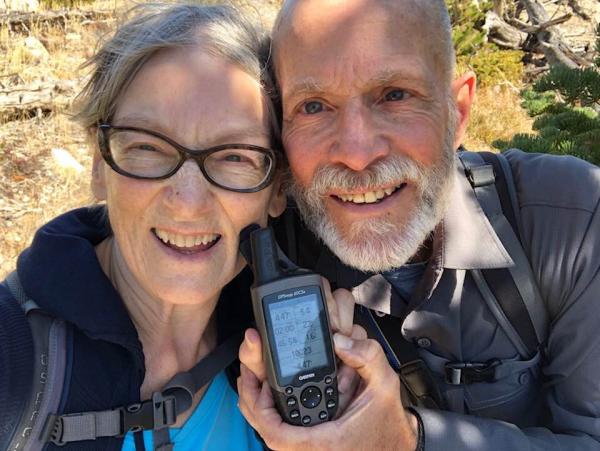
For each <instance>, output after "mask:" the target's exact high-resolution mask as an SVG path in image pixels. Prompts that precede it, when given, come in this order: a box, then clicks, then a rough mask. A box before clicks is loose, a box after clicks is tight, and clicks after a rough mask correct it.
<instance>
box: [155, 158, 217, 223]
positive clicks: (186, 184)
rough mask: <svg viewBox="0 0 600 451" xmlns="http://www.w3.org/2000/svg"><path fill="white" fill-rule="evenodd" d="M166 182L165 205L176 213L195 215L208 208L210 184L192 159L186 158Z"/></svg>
mask: <svg viewBox="0 0 600 451" xmlns="http://www.w3.org/2000/svg"><path fill="white" fill-rule="evenodd" d="M166 182H167V186H166V202H167V205H168V206H169V207H171V208H172V209H173V210H174V211H175V212H177V213H178V214H180V215H197V214H198V213H201V212H203V211H205V210H207V209H209V208H210V203H211V202H212V201H213V199H212V191H211V189H210V187H211V185H210V183H209V181H208V180H206V178H205V177H204V174H202V171H201V170H200V167H199V166H198V164H197V163H196V162H195V161H194V160H191V159H190V160H187V161H186V162H185V163H184V164H183V166H181V168H179V171H177V172H176V173H175V174H174V175H173V176H171V177H169V178H168V179H167V180H166Z"/></svg>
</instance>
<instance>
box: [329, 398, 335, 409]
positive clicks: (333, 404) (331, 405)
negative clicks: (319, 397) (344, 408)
mask: <svg viewBox="0 0 600 451" xmlns="http://www.w3.org/2000/svg"><path fill="white" fill-rule="evenodd" d="M334 407H335V401H334V400H333V399H330V400H329V401H327V408H328V409H333V408H334Z"/></svg>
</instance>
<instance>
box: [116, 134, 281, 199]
mask: <svg viewBox="0 0 600 451" xmlns="http://www.w3.org/2000/svg"><path fill="white" fill-rule="evenodd" d="M109 147H110V152H111V154H112V157H113V160H114V162H115V163H116V165H117V166H118V167H119V168H121V169H122V170H123V171H125V172H127V173H129V174H132V175H135V176H140V177H161V176H164V175H166V174H168V173H169V172H171V171H172V170H173V169H174V168H175V167H176V166H177V165H178V164H179V162H180V160H181V158H182V156H181V155H180V153H179V152H178V151H177V149H176V148H175V147H174V146H173V145H171V144H169V143H168V142H167V141H165V140H163V139H161V138H159V137H157V136H153V135H151V134H148V133H144V132H140V131H132V130H112V131H111V133H110V137H109ZM272 165H273V161H272V159H271V157H270V156H269V155H268V154H266V153H263V152H261V151H259V150H253V149H235V148H233V149H222V150H218V151H216V152H213V153H210V154H209V155H208V156H207V157H206V159H205V160H204V164H203V166H204V171H205V173H206V175H207V176H208V177H209V178H210V179H212V181H214V182H215V183H217V184H219V185H222V186H225V187H228V188H232V189H251V188H254V187H256V186H259V185H260V184H261V183H262V182H263V181H264V180H265V179H266V178H267V177H268V176H269V173H270V171H271V167H272Z"/></svg>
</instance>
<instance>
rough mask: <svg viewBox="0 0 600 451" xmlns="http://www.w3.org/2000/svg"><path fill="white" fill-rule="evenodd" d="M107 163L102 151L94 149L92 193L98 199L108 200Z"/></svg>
mask: <svg viewBox="0 0 600 451" xmlns="http://www.w3.org/2000/svg"><path fill="white" fill-rule="evenodd" d="M105 170H106V164H104V160H103V159H102V156H101V155H100V151H99V150H98V149H96V150H95V151H94V158H93V160H92V183H91V185H92V193H93V194H94V197H95V198H96V200H99V201H100V200H106V177H105V176H106V174H105Z"/></svg>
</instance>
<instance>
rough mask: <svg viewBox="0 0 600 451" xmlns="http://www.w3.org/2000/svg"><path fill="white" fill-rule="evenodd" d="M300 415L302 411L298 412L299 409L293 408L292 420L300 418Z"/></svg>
mask: <svg viewBox="0 0 600 451" xmlns="http://www.w3.org/2000/svg"><path fill="white" fill-rule="evenodd" d="M299 417H300V412H298V411H297V410H292V411H291V412H290V418H291V419H292V420H295V419H296V418H299Z"/></svg>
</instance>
